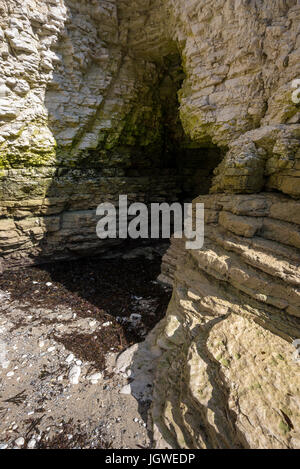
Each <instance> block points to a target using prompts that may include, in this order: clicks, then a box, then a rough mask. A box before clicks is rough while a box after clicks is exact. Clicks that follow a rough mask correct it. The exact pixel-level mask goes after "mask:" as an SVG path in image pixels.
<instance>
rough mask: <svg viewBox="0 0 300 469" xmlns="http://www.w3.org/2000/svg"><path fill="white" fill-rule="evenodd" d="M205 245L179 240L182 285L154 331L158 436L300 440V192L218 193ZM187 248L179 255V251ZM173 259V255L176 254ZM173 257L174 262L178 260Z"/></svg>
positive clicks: (293, 444)
mask: <svg viewBox="0 0 300 469" xmlns="http://www.w3.org/2000/svg"><path fill="white" fill-rule="evenodd" d="M196 201H197V202H202V203H205V206H206V226H205V228H206V240H205V245H204V248H203V249H202V250H200V251H196V250H195V251H185V250H184V242H183V241H182V245H181V250H180V249H179V247H178V240H177V241H176V243H177V249H174V248H173V249H172V248H171V249H170V252H169V253H168V254H167V255H166V256H165V258H164V263H163V271H164V272H168V279H169V282H170V281H171V278H172V267H173V265H174V263H176V266H177V268H176V271H175V273H174V274H173V282H174V291H173V297H172V300H171V303H170V305H169V309H168V313H167V316H166V318H165V319H164V320H163V322H162V323H161V324H160V326H159V327H158V328H157V331H156V332H155V334H154V335H153V336H154V337H153V336H152V338H151V340H152V346H153V347H154V345H155V346H156V347H157V346H159V347H160V349H161V353H162V354H161V357H160V358H159V360H158V363H157V366H156V375H155V387H154V396H153V398H154V404H153V418H154V421H155V427H156V439H157V442H158V445H159V446H161V447H164V445H165V444H168V445H170V446H171V447H174V446H175V447H176V446H179V447H184V448H240V447H242V448H299V446H300V434H299V424H300V414H299V398H300V372H299V366H300V362H299V358H298V359H297V356H298V355H297V353H296V348H295V347H294V346H293V342H294V340H295V339H299V337H300V319H299V318H300V291H299V283H300V266H299V222H300V220H299V216H298V215H299V213H300V211H299V208H300V205H299V202H297V201H293V200H291V199H290V198H288V197H286V196H281V195H275V194H274V195H273V194H264V193H261V194H259V195H236V196H232V195H230V196H227V195H215V196H204V197H199V199H196ZM178 253H179V256H178ZM170 259H171V261H170ZM168 265H170V267H168Z"/></svg>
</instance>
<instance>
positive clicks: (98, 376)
mask: <svg viewBox="0 0 300 469" xmlns="http://www.w3.org/2000/svg"><path fill="white" fill-rule="evenodd" d="M101 378H102V373H94V374H92V375H90V376H88V377H87V379H88V380H89V381H91V382H92V384H97V383H98V380H99V379H101Z"/></svg>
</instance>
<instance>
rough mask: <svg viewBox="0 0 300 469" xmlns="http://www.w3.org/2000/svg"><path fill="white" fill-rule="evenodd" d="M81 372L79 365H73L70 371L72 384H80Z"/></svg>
mask: <svg viewBox="0 0 300 469" xmlns="http://www.w3.org/2000/svg"><path fill="white" fill-rule="evenodd" d="M80 373H81V368H80V366H78V365H74V366H72V368H71V369H70V371H69V381H70V383H71V384H78V383H79V377H80Z"/></svg>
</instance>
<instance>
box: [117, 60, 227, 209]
mask: <svg viewBox="0 0 300 469" xmlns="http://www.w3.org/2000/svg"><path fill="white" fill-rule="evenodd" d="M159 67H160V74H159V79H158V81H157V83H155V84H154V85H153V86H152V91H151V93H152V94H151V98H148V101H150V102H151V104H152V106H153V113H154V114H155V118H154V120H153V122H155V125H157V124H156V123H157V121H159V132H157V133H158V138H157V141H156V142H153V143H152V144H151V145H149V146H145V147H142V146H140V147H136V148H135V149H134V151H132V152H131V157H130V165H129V167H128V168H127V169H126V176H129V177H132V176H133V177H141V176H143V177H149V178H151V181H150V184H149V187H148V191H149V192H148V197H147V199H148V202H149V203H151V202H154V201H156V199H157V197H160V199H161V200H162V201H165V202H169V203H171V202H173V201H175V200H176V201H179V202H190V201H191V200H193V199H194V198H195V197H197V196H199V195H203V194H208V193H209V190H210V187H211V184H212V178H213V173H214V169H215V168H216V167H217V166H218V165H219V164H220V162H221V161H222V159H223V157H224V151H225V150H224V149H223V148H219V147H218V146H217V145H214V144H213V143H212V142H210V140H209V139H208V140H207V142H206V143H205V144H203V143H201V144H200V143H198V142H195V141H192V140H191V139H190V138H189V137H188V136H187V135H186V134H185V132H184V129H183V126H182V123H181V119H180V114H179V108H180V103H179V100H178V92H179V90H180V89H181V88H182V84H183V81H184V79H185V74H184V70H183V67H182V59H181V56H180V54H179V53H177V52H176V53H173V54H170V55H168V56H167V57H164V58H163V60H162V63H160V64H159ZM164 178H167V180H168V184H167V187H166V188H165V190H164V188H163V187H162V190H161V194H159V192H158V190H157V188H158V187H159V186H160V185H161V183H160V179H161V180H164ZM174 196H175V197H174Z"/></svg>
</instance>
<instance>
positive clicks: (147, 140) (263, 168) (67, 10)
mask: <svg viewBox="0 0 300 469" xmlns="http://www.w3.org/2000/svg"><path fill="white" fill-rule="evenodd" d="M0 16H1V20H0V200H1V212H0V217H1V219H0V223H1V240H0V242H1V249H2V252H3V257H4V258H5V260H6V261H5V264H6V265H11V264H18V263H22V262H25V260H26V259H27V260H30V259H31V260H34V259H36V258H39V257H40V256H41V257H42V258H43V257H51V258H53V257H57V258H60V257H63V256H66V255H75V254H76V253H79V252H87V251H91V250H97V249H99V248H101V247H102V246H103V242H99V240H98V239H97V238H96V237H95V230H94V225H95V208H96V207H97V205H98V204H99V203H101V202H102V201H112V202H116V199H117V196H118V194H119V193H124V192H126V193H127V194H129V196H132V199H133V200H137V199H138V200H140V201H160V200H168V201H172V200H176V198H177V197H178V194H180V193H182V192H183V193H185V194H190V195H193V196H196V195H198V194H200V193H205V192H208V189H209V185H210V184H209V181H210V173H211V171H212V169H213V168H214V167H215V166H216V165H217V164H218V162H219V161H220V156H221V155H223V154H224V153H226V157H225V158H224V159H223V161H222V163H221V164H220V166H218V168H217V169H216V177H215V179H214V183H213V189H212V190H213V191H214V192H229V193H237V192H238V193H241V192H242V193H243V192H259V191H261V190H263V189H270V190H272V189H276V190H280V191H282V192H284V193H286V194H289V195H291V196H293V197H297V196H299V171H300V167H299V157H300V155H299V138H300V134H299V132H300V131H299V106H298V105H297V103H296V102H293V99H292V93H293V92H294V93H296V101H297V96H298V95H297V89H296V90H295V89H294V88H293V87H292V86H293V85H294V81H293V80H296V79H298V78H299V76H300V64H299V60H298V53H299V36H298V35H297V34H298V26H299V17H300V11H299V4H298V2H297V0H282V1H280V2H276V4H275V5H274V2H273V1H271V0H268V1H265V2H257V1H254V0H253V1H252V0H251V1H248V0H247V1H246V0H210V1H200V2H199V0H186V1H182V0H168V1H165V0H164V1H162V0H154V1H150V0H146V1H145V0H137V1H135V2H132V1H128V0H118V1H117V0H110V1H108V0H105V1H104V0H93V1H91V2H86V1H84V0H47V1H39V0H24V1H22V2H20V1H19V0H1V1H0ZM177 96H178V97H177ZM178 100H179V103H178ZM294 101H295V99H294ZM178 107H179V113H178V112H177V110H178ZM188 155H190V156H191V155H192V156H191V158H192V160H193V163H191V164H190V167H191V168H190V169H188V168H186V165H187V161H188V159H189V158H188ZM176 168H177V169H176ZM191 184H192V185H193V186H194V190H193V191H192V190H190V189H191V187H190V185H191ZM4 217H7V218H8V221H7V220H5V222H3V219H4ZM83 232H85V234H84V235H83Z"/></svg>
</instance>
